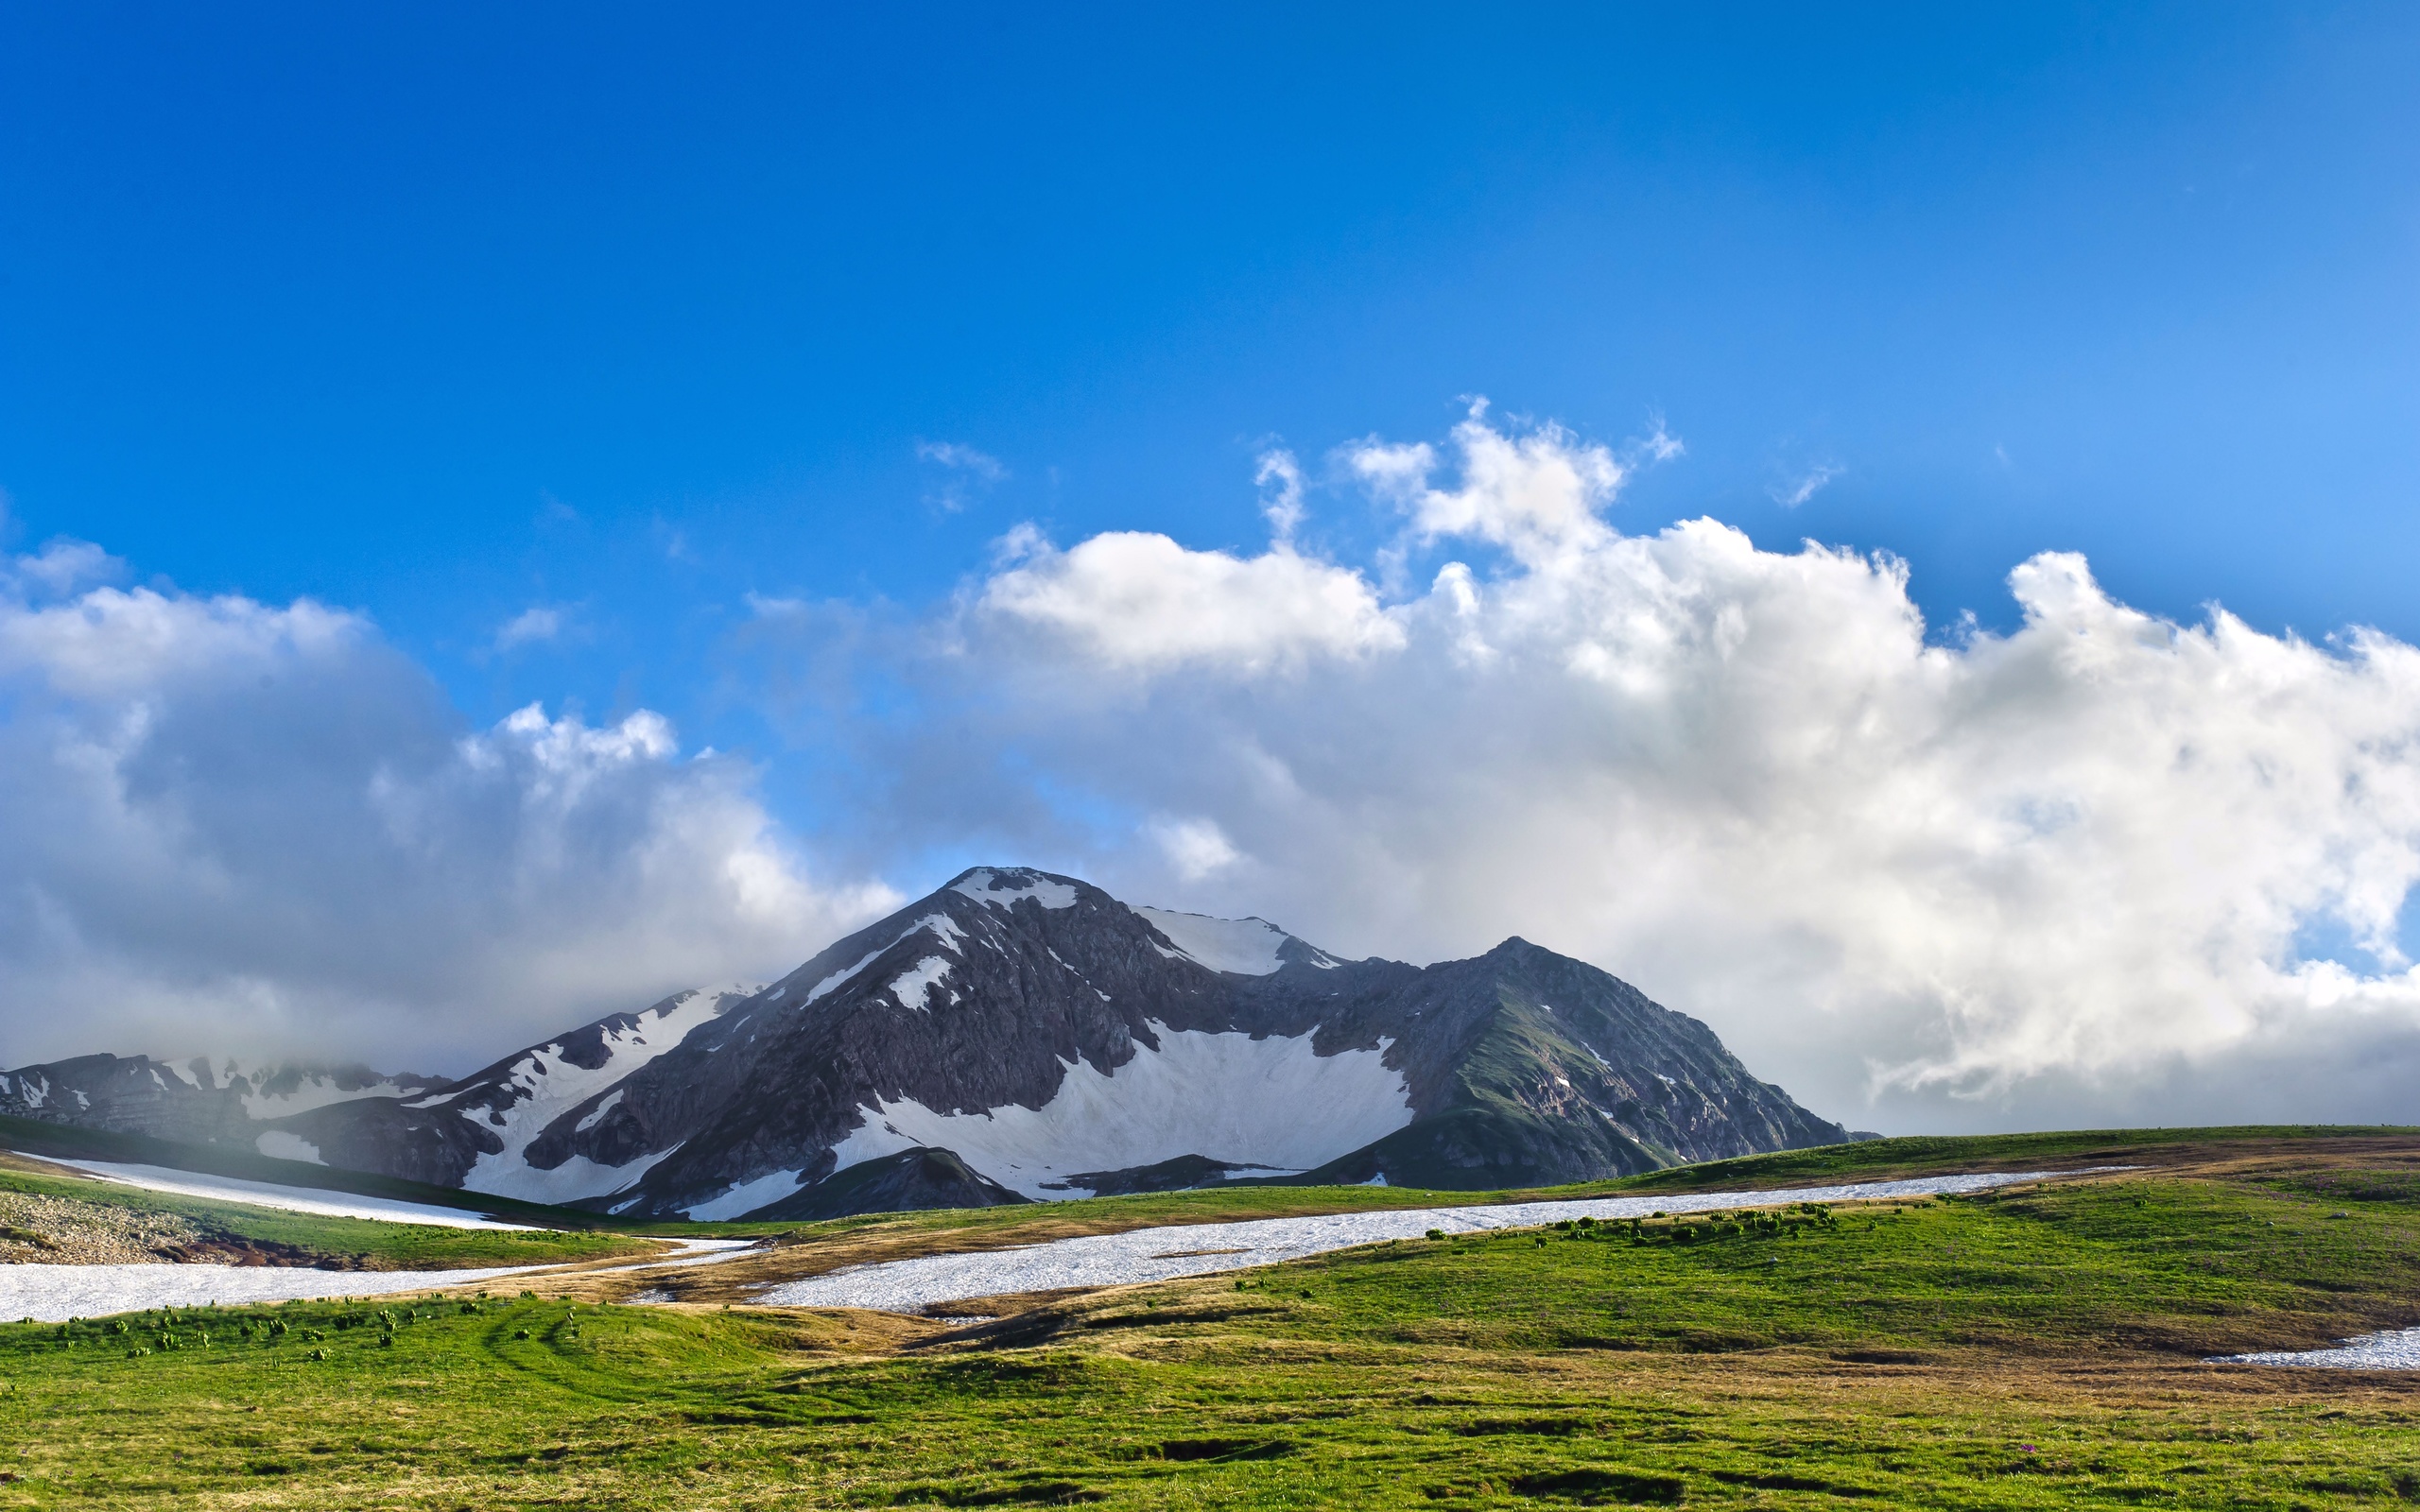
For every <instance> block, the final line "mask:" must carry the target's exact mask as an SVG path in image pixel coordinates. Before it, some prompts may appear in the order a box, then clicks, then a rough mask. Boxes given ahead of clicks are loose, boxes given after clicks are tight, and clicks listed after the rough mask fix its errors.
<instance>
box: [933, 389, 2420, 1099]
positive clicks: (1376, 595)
mask: <svg viewBox="0 0 2420 1512" xmlns="http://www.w3.org/2000/svg"><path fill="white" fill-rule="evenodd" d="M1659 434H1660V433H1659ZM1634 451H1635V449H1634ZM1647 455H1648V457H1649V459H1651V456H1652V454H1651V453H1649V454H1647ZM1338 460H1339V461H1340V464H1341V468H1342V471H1343V472H1344V473H1345V474H1346V475H1347V476H1349V477H1351V478H1353V479H1355V480H1357V483H1358V484H1359V486H1360V487H1362V488H1363V489H1364V490H1367V492H1368V494H1369V495H1370V497H1371V498H1372V499H1373V500H1374V501H1375V502H1376V503H1377V504H1378V505H1379V506H1380V507H1384V508H1387V509H1390V510H1392V511H1393V512H1394V513H1395V514H1396V516H1397V517H1398V518H1399V520H1400V522H1401V528H1402V532H1403V539H1402V541H1401V542H1400V544H1399V548H1398V549H1399V550H1400V551H1403V552H1413V551H1417V550H1418V548H1420V547H1422V546H1424V545H1428V544H1442V545H1443V546H1446V547H1451V548H1454V549H1456V550H1458V551H1464V552H1477V553H1479V554H1480V555H1478V556H1473V557H1472V558H1470V559H1469V560H1467V561H1465V560H1446V561H1444V562H1443V563H1442V565H1439V566H1438V567H1437V568H1436V569H1435V570H1434V572H1433V574H1430V575H1428V577H1429V580H1428V583H1427V586H1426V588H1425V589H1423V590H1419V591H1416V592H1412V593H1405V594H1401V595H1398V596H1396V597H1394V598H1393V599H1392V601H1389V599H1388V598H1387V597H1386V596H1385V595H1383V594H1382V593H1381V590H1380V586H1379V581H1378V579H1377V578H1375V577H1374V576H1372V574H1371V573H1368V572H1364V571H1362V570H1360V569H1357V568H1355V567H1352V566H1348V565H1341V564H1338V563H1333V562H1327V561H1322V560H1318V559H1314V558H1309V557H1306V556H1304V555H1302V554H1300V553H1299V552H1298V551H1297V550H1296V548H1295V547H1294V546H1293V545H1292V543H1291V539H1290V537H1291V531H1292V527H1293V525H1294V524H1296V523H1297V522H1298V521H1299V519H1300V517H1301V516H1300V511H1301V507H1302V506H1301V504H1300V501H1299V497H1295V498H1293V499H1290V500H1289V501H1288V511H1287V512H1286V513H1285V514H1284V515H1283V516H1282V517H1277V518H1278V519H1279V523H1280V524H1281V526H1282V527H1283V529H1284V531H1285V534H1282V535H1281V536H1280V538H1279V540H1278V541H1277V542H1276V543H1275V544H1274V545H1272V546H1271V549H1270V550H1269V551H1268V552H1266V553H1265V554H1263V555H1260V556H1256V557H1236V556H1234V555H1230V554H1224V553H1216V552H1200V551H1193V550H1189V549H1187V548H1185V547H1184V546H1182V545H1180V544H1179V543H1178V542H1176V541H1172V540H1170V539H1168V538H1167V537H1165V536H1158V535H1142V534H1132V533H1119V534H1112V535H1102V536H1096V537H1094V538H1092V539H1090V540H1087V541H1083V542H1081V543H1080V544H1078V545H1076V546H1073V547H1071V548H1068V549H1066V550H1064V551H1059V550H1055V549H1051V548H1048V547H1046V546H1039V545H1034V544H1033V543H1031V542H1028V543H1027V548H1028V550H1027V555H1026V556H1025V557H1024V558H1023V559H1021V560H1020V561H1019V562H1017V563H1016V564H1015V565H1012V566H1010V567H1007V568H1006V569H1004V570H1002V571H999V572H997V573H996V574H994V576H991V577H989V578H988V579H987V580H986V581H984V582H983V583H981V584H980V585H979V586H978V587H977V589H976V590H975V591H974V592H972V593H970V594H969V595H968V596H967V597H966V599H965V600H964V602H963V603H962V604H961V605H960V606H959V610H958V614H959V620H958V622H957V625H956V627H955V634H954V635H953V636H952V637H951V638H950V642H949V644H951V646H952V647H953V650H952V652H951V653H950V655H951V656H952V657H953V658H955V660H956V666H955V669H954V671H955V676H956V677H957V678H958V679H959V686H960V687H962V688H976V687H980V688H981V689H983V690H985V692H984V694H983V696H981V697H980V698H979V699H977V698H974V697H972V696H969V697H968V699H967V703H966V707H967V708H969V709H971V710H973V711H974V715H973V717H975V718H976V719H977V726H976V728H977V729H978V730H980V734H981V738H979V739H977V740H974V741H972V742H968V741H967V740H965V739H964V738H963V737H964V730H959V731H958V732H957V733H956V735H955V736H954V738H953V740H952V741H951V742H950V743H948V745H947V746H946V747H941V746H925V745H921V744H919V743H918V742H917V741H916V740H915V739H914V738H913V737H910V738H909V739H908V741H907V742H905V743H903V747H902V748H900V749H897V750H895V751H894V752H893V753H892V754H893V757H894V759H895V760H897V761H899V762H900V763H902V764H904V765H907V766H908V767H913V768H917V769H920V770H921V771H923V772H924V773H925V776H926V777H927V778H928V779H935V780H941V781H942V782H945V784H946V785H948V786H950V787H951V788H953V789H954V790H955V791H957V792H959V793H960V794H962V795H965V796H964V799H963V800H962V802H961V803H960V804H959V806H958V807H957V808H954V809H950V810H947V811H945V812H944V813H943V814H942V816H941V822H942V823H943V824H945V825H956V826H961V827H965V828H969V829H975V830H980V829H982V828H983V827H985V826H986V825H993V826H994V827H999V826H998V820H997V818H996V816H1001V815H1010V816H1018V818H1017V820H1016V822H1014V823H1012V824H1011V825H1008V826H1006V827H1005V828H1006V830H1007V832H1008V833H1002V834H1001V836H1000V842H999V843H1001V844H1002V845H1003V846H1008V847H1012V848H1013V847H1017V846H1024V847H1028V848H1039V849H1042V850H1046V851H1049V852H1051V853H1053V854H1057V855H1061V856H1066V857H1068V858H1069V859H1070V863H1071V864H1082V865H1086V866H1088V867H1090V868H1092V869H1094V870H1096V871H1098V872H1100V873H1102V874H1104V875H1106V876H1108V877H1110V878H1112V879H1114V880H1115V882H1116V883H1117V884H1118V885H1120V886H1122V887H1123V888H1125V889H1127V890H1128V891H1129V894H1130V895H1140V896H1149V897H1154V898H1161V899H1165V900H1167V901H1170V902H1177V903H1180V904H1182V905H1184V906H1190V907H1204V908H1215V909H1222V910H1234V911H1252V912H1257V913H1261V914H1264V915H1268V916H1270V917H1272V918H1276V919H1281V920H1282V921H1283V922H1284V923H1285V924H1286V925H1287V927H1288V928H1290V929H1294V930H1296V931H1298V932H1300V933H1303V934H1305V935H1306V936H1310V937H1312V938H1315V939H1318V940H1321V941H1322V943H1325V944H1327V945H1328V946H1329V948H1331V949H1344V950H1349V951H1352V952H1354V953H1356V954H1358V953H1362V952H1370V953H1380V954H1392V955H1398V956H1403V957H1407V958H1410V959H1415V960H1428V959H1434V958H1439V957H1443V956H1450V955H1458V954H1469V953H1474V952H1478V951H1480V950H1484V949H1485V948H1487V947H1488V946H1490V945H1492V944H1494V943H1495V941H1496V940H1497V939H1499V938H1501V937H1502V936H1505V935H1508V934H1515V933H1517V934H1522V935H1525V936H1529V937H1531V938H1533V939H1537V940H1539V941H1540V942H1541V943H1544V944H1547V945H1549V946H1552V947H1554V948H1556V949H1559V950H1563V951H1565V952H1568V953H1570V954H1577V955H1582V956H1584V957H1586V958H1588V959H1591V960H1594V961H1597V962H1599V963H1600V964H1602V965H1604V966H1606V967H1608V968H1609V969H1611V970H1614V971H1616V972H1618V973H1620V974H1622V975H1624V976H1626V977H1629V978H1631V979H1632V980H1634V981H1636V982H1638V983H1639V984H1640V985H1642V986H1644V987H1646V988H1648V989H1649V990H1651V992H1653V993H1655V994H1656V995H1658V996H1659V997H1660V998H1662V999H1663V1000H1664V1001H1666V1002H1667V1003H1669V1004H1672V1005H1677V1006H1681V1007H1683V1008H1685V1009H1686V1010H1688V1011H1691V1012H1693V1013H1696V1014H1698V1015H1699V1016H1701V1017H1703V1018H1705V1019H1707V1020H1708V1021H1709V1022H1713V1023H1714V1024H1715V1026H1716V1027H1717V1028H1718V1029H1719V1030H1720V1031H1721V1032H1722V1033H1723V1035H1724V1036H1725V1037H1726V1039H1728V1040H1731V1042H1732V1043H1733V1044H1734V1046H1735V1048H1737V1049H1738V1050H1739V1051H1740V1052H1741V1053H1742V1055H1743V1056H1744V1057H1746V1058H1747V1059H1748V1060H1749V1062H1750V1064H1751V1065H1752V1066H1753V1067H1755V1069H1757V1070H1758V1071H1759V1072H1760V1073H1761V1074H1764V1075H1766V1076H1768V1077H1771V1078H1772V1079H1775V1080H1779V1081H1783V1082H1786V1083H1787V1084H1788V1085H1789V1087H1790V1088H1791V1089H1792V1090H1793V1091H1798V1092H1800V1093H1801V1094H1802V1095H1803V1096H1805V1097H1806V1098H1807V1099H1808V1100H1810V1101H1813V1102H1815V1103H1817V1104H1818V1105H1819V1106H1822V1107H1824V1108H1827V1109H1828V1110H1830V1111H1832V1112H1834V1113H1836V1114H1839V1115H1841V1116H1844V1117H1849V1118H1852V1119H1857V1120H1859V1121H1863V1120H1866V1119H1868V1118H1873V1119H1878V1120H1882V1121H1884V1122H1891V1121H1894V1120H1895V1121H1896V1122H1897V1124H1898V1125H1900V1126H1906V1125H1910V1124H1917V1125H1931V1126H1954V1125H1996V1124H2006V1123H2009V1122H2012V1121H2014V1122H2020V1123H2022V1122H2066V1121H2074V1120H2078V1119H2083V1120H2090V1119H2094V1118H2112V1119H2115V1118H2126V1117H2137V1116H2143V1117H2155V1116H2166V1117H2169V1118H2170V1119H2171V1121H2172V1120H2173V1119H2175V1118H2182V1117H2196V1118H2244V1117H2272V1116H2275V1117H2284V1116H2296V1117H2314V1118H2317V1117H2338V1118H2342V1117H2372V1118H2379V1119H2383V1118H2388V1117H2394V1116H2408V1115H2405V1114H2404V1113H2403V1110H2404V1109H2405V1108H2408V1098H2407V1095H2406V1093H2405V1091H2404V1090H2403V1088H2404V1086H2406V1085H2408V1082H2407V1081H2404V1080H2403V1079H2402V1078H2404V1077H2405V1076H2406V1074H2408V1073H2409V1072H2410V1071H2411V1070H2412V1069H2414V1062H2415V1060H2420V1056H2415V1055H2414V1053H2413V1052H2414V1049H2415V1047H2420V1032H2416V1031H2420V973H2415V972H2414V971H2413V970H2412V967H2411V962H2410V961H2409V960H2407V959H2406V957H2405V954H2404V942H2403V939H2402V937H2401V936H2400V934H2399V921H2400V919H2402V917H2403V910H2404V907H2405V903H2406V900H2407V898H2408V896H2409V894H2410V889H2411V884H2412V882H2413V880H2414V878H2415V877H2420V652H2415V651H2414V650H2413V649H2412V648H2411V647H2410V646H2407V645H2404V644H2399V643H2397V642H2394V641H2393V640H2391V639H2388V638H2386V637H2383V636H2380V635H2377V634H2374V633H2370V632H2366V631H2359V630H2356V631H2352V632H2348V633H2347V634H2345V635H2344V636H2342V638H2341V639H2340V640H2339V641H2337V642H2335V643H2332V644H2326V645H2319V644H2309V643H2308V642H2304V641H2300V640H2296V639H2293V638H2290V637H2289V638H2280V637H2276V636H2271V635H2266V634H2263V633H2260V632H2258V631H2256V630H2255V629H2253V628H2251V627H2248V626H2246V625H2244V624H2243V623H2242V622H2241V621H2239V620H2238V619H2236V618H2234V617H2233V616H2231V615H2229V614H2227V613H2225V612H2224V611H2222V610H2213V611H2212V612H2211V614H2210V616H2209V618H2208V619H2207V621H2206V622H2205V623H2203V624H2200V625H2194V626H2182V625H2177V624H2172V623H2169V622H2167V621H2164V620H2161V619H2158V618H2155V617H2153V616H2150V615H2146V614H2143V613H2141V612H2139V611H2136V610H2132V609H2130V608H2128V607H2127V606H2125V605H2123V604H2121V603H2118V602H2117V601H2115V600H2113V599H2112V598H2111V597H2110V596H2109V595H2108V594H2107V593H2105V592H2104V591H2103V590H2102V589H2101V588H2100V586H2099V585H2098V584H2097V583H2096V582H2095V581H2094V579H2093V576H2092V574H2091V572H2090V570H2089V568H2088V567H2087V565H2086V563H2085V562H2084V561H2083V558H2080V557H2076V556H2073V555H2069V554H2065V553H2055V552H2054V553H2045V554H2043V555H2040V556H2037V557H2035V558H2032V559H2031V560H2029V561H2026V562H2024V563H2022V564H2021V565H2019V566H2018V567H2017V568H2016V569H2015V570H2014V572H2013V573H2012V574H2011V576H2010V577H2009V588H2010V591H2011V593H2013V594H2014V597H2015V600H2016V602H2017V604H2018V606H2019V607H2020V609H2021V610H2022V612H2023V619H2022V623H2021V625H2020V627H2018V628H2017V629H2015V630H2014V632H2012V633H2009V634H2006V635H1994V634H1987V633H1981V632H1979V631H1970V632H1962V633H1959V634H1956V635H1954V636H1952V637H1951V638H1949V639H1948V640H1947V641H1944V640H1943V639H1941V638H1939V637H1932V636H1928V635H1927V626H1926V625H1925V623H1924V621H1923V619H1922V616H1921V615H1920V614H1919V612H1918V611H1917V610H1916V609H1915V607H1914V605H1913V604H1912V602H1911V601H1910V597H1909V593H1908V581H1907V572H1906V569H1905V567H1904V566H1903V565H1902V564H1900V563H1899V562H1897V561H1895V560H1894V559H1893V558H1889V557H1888V556H1865V555H1859V554H1858V553H1855V552H1849V551H1841V550H1834V549H1828V548H1825V547H1824V546H1820V545H1816V544H1813V543H1808V544H1806V545H1804V546H1803V547H1801V548H1800V549H1798V550H1795V551H1790V552H1773V551H1766V550H1759V549H1757V548H1756V547H1755V545H1754V544H1753V543H1751V542H1750V541H1749V540H1748V539H1747V538H1746V537H1745V536H1744V535H1742V534H1741V533H1739V532H1738V531H1737V530H1734V529H1731V528H1729V527H1727V526H1725V525H1723V524H1719V523H1717V522H1715V521H1712V520H1696V521H1691V522H1687V523H1685V524H1677V525H1674V526H1672V527H1671V528H1669V529H1667V530H1664V531H1662V532H1660V533H1657V534H1654V535H1651V536H1642V537H1633V536H1626V535H1623V534H1621V533H1620V532H1619V531H1617V530H1616V528H1615V527H1614V526H1613V524H1611V523H1609V521H1608V519H1607V511H1608V509H1609V507H1611V506H1612V505H1613V504H1614V502H1615V501H1616V498H1617V496H1618V492H1619V490H1620V488H1621V485H1622V483H1623V480H1624V478H1625V476H1626V471H1627V470H1626V466H1625V463H1624V461H1623V460H1622V458H1621V457H1620V456H1618V455H1616V453H1615V452H1614V451H1613V450H1611V449H1609V448H1606V447H1602V446H1597V445H1592V444H1588V443H1585V442H1583V441H1582V440H1581V439H1579V438H1576V437H1574V436H1572V435H1570V434H1568V433H1566V432H1564V431H1563V430H1561V429H1559V428H1556V427H1553V426H1536V427H1529V428H1513V427H1502V426H1497V425H1495V424H1493V423H1491V422H1490V421H1488V420H1487V418H1486V417H1485V415H1484V413H1483V412H1480V411H1475V412H1474V414H1473V416H1472V417H1471V418H1470V419H1469V420H1468V421H1465V422H1464V423H1463V424H1462V425H1461V426H1460V427H1458V428H1457V429H1456V431H1455V432H1454V433H1453V435H1452V437H1451V438H1450V440H1449V443H1448V445H1447V446H1446V447H1444V448H1443V449H1442V450H1441V449H1440V448H1437V447H1434V446H1432V445H1429V444H1427V443H1412V444H1393V443H1388V442H1384V441H1379V440H1371V441H1367V442H1363V443H1360V444H1358V445H1356V446H1353V447H1350V448H1347V449H1346V450H1345V451H1344V452H1343V453H1342V454H1341V455H1340V457H1339V459H1338ZM1268 476H1269V474H1268V473H1267V472H1266V471H1264V473H1263V479H1264V482H1265V481H1266V480H1267V478H1268ZM925 675H927V676H929V675H931V672H930V669H929V668H927V669H925ZM1002 750H1009V751H1013V752H1014V753H1015V754H1016V757H1017V760H1016V761H1015V762H1013V763H1011V764H1006V765H1004V764H1002V763H1000V762H999V761H998V760H997V759H996V756H997V753H998V752H1000V751H1002ZM968 751H973V752H977V753H979V754H978V755H977V757H975V758H974V759H967V760H959V758H958V757H957V756H955V755H953V754H952V753H953V752H958V753H963V752H968ZM1004 771H1008V772H1013V773H1016V774H1020V775H1018V776H1014V777H1007V776H1003V775H1002V773H1003V772H1004ZM1037 773H1038V774H1041V776H1040V777H1039V778H1036V777H1033V776H1031V775H1028V774H1037ZM1042 783H1046V784H1047V786H1048V788H1049V790H1050V791H1052V792H1054V793H1059V794H1069V793H1073V794H1080V795H1082V796H1083V799H1084V800H1085V801H1084V802H1082V803H1080V804H1077V805H1074V806H1073V807H1072V808H1071V806H1070V805H1068V804H1066V803H1065V802H1061V803H1059V804H1058V805H1057V806H1056V808H1055V809H1052V810H1051V811H1050V812H1049V813H1047V814H1045V813H1043V812H1042V811H1041V810H1040V809H1038V808H1037V806H1036V805H1035V803H1034V802H1032V801H1031V799H1030V795H1031V792H1032V790H1033V789H1034V788H1035V787H1036V786H1037V785H1039V784H1042ZM919 785H920V788H921V789H922V790H924V791H927V792H930V791H933V790H935V787H936V782H935V781H926V782H921V783H920V784H919ZM1011 785H1013V786H1017V787H1019V788H1021V789H1022V791H1019V792H1008V791H1004V790H1003V789H1004V787H1006V786H1011ZM1103 812H1129V813H1132V814H1134V815H1136V816H1139V817H1138V820H1137V823H1136V826H1135V830H1134V833H1133V834H1132V836H1131V837H1121V836H1118V835H1115V834H1114V833H1106V834H1105V833H1103V832H1102V828H1101V825H1100V821H1099V818H1098V816H1099V815H1100V814H1101V813H1103ZM2314 940H2325V941H2327V942H2329V947H2330V948H2329V949H2328V950H2326V951H2325V952H2322V951H2320V950H2318V949H2317V948H2316V947H2315V946H2314V945H2313V944H2312V942H2313V941H2314Z"/></svg>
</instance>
